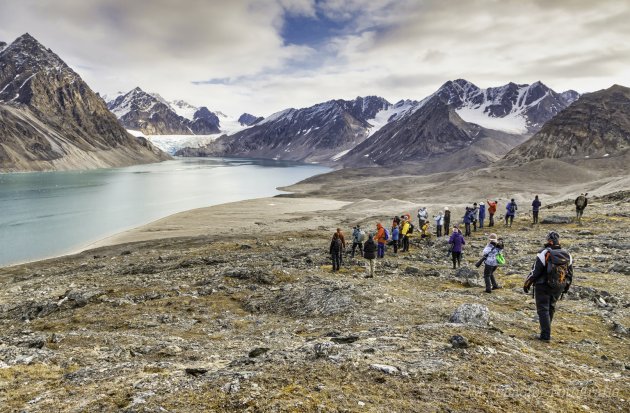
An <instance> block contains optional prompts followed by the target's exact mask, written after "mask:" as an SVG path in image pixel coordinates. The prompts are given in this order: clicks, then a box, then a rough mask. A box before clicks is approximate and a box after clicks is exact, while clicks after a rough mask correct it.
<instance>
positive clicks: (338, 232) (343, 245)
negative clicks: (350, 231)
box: [337, 228, 346, 262]
mask: <svg viewBox="0 0 630 413" xmlns="http://www.w3.org/2000/svg"><path fill="white" fill-rule="evenodd" d="M337 235H338V236H339V241H341V261H342V262H343V254H344V253H345V252H346V237H344V236H343V232H341V228H337Z"/></svg>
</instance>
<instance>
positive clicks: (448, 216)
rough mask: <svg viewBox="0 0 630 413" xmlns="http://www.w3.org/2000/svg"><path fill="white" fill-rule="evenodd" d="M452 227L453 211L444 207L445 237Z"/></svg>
mask: <svg viewBox="0 0 630 413" xmlns="http://www.w3.org/2000/svg"><path fill="white" fill-rule="evenodd" d="M450 225H451V211H449V209H448V207H444V235H448V230H449V228H450Z"/></svg>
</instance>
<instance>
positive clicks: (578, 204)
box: [575, 193, 588, 224]
mask: <svg viewBox="0 0 630 413" xmlns="http://www.w3.org/2000/svg"><path fill="white" fill-rule="evenodd" d="M587 196H588V193H586V194H580V196H578V197H577V198H575V215H576V218H577V220H578V223H580V224H581V223H582V214H584V209H585V208H586V205H588V198H587Z"/></svg>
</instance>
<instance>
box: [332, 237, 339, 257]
mask: <svg viewBox="0 0 630 413" xmlns="http://www.w3.org/2000/svg"><path fill="white" fill-rule="evenodd" d="M330 253H331V254H334V255H337V254H341V240H340V239H339V238H337V239H333V240H332V241H330Z"/></svg>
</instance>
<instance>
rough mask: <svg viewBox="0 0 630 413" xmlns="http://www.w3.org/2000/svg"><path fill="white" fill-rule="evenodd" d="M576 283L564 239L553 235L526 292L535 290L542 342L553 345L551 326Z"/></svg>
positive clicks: (548, 239) (548, 235)
mask: <svg viewBox="0 0 630 413" xmlns="http://www.w3.org/2000/svg"><path fill="white" fill-rule="evenodd" d="M572 282H573V257H571V254H569V253H568V252H567V251H566V250H564V249H563V248H562V247H561V246H560V235H559V234H558V233H557V232H555V231H551V232H550V233H549V234H547V243H546V244H545V247H544V248H543V250H542V251H540V252H539V253H538V255H537V256H536V261H535V262H534V265H533V267H532V270H531V272H530V273H529V275H528V276H527V278H526V279H525V284H524V285H523V291H524V292H525V294H527V293H529V289H530V288H531V287H532V286H533V287H534V296H535V297H536V312H537V313H538V321H539V323H540V335H538V336H536V338H537V339H538V340H542V341H545V342H549V341H551V322H552V321H553V315H554V313H555V312H556V303H557V302H558V300H559V299H560V298H562V295H563V294H564V293H566V292H567V291H569V288H570V287H571V283H572Z"/></svg>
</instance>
